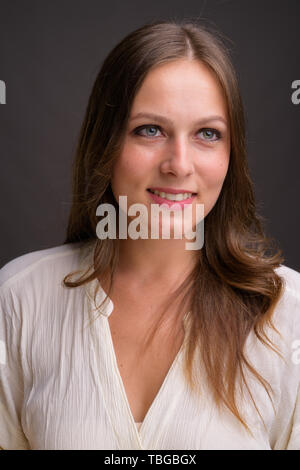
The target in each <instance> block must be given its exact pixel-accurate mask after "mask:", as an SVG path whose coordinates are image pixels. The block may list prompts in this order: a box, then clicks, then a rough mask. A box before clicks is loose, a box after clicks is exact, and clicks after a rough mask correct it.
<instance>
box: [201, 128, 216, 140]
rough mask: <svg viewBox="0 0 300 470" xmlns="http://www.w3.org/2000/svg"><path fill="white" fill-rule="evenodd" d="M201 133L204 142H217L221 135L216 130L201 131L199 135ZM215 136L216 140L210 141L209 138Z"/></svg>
mask: <svg viewBox="0 0 300 470" xmlns="http://www.w3.org/2000/svg"><path fill="white" fill-rule="evenodd" d="M201 133H203V135H204V140H208V141H213V142H214V141H215V140H219V139H220V137H221V133H220V132H219V131H217V129H201V131H199V134H201ZM213 135H215V136H216V137H217V138H216V139H212V138H211V137H212V136H213Z"/></svg>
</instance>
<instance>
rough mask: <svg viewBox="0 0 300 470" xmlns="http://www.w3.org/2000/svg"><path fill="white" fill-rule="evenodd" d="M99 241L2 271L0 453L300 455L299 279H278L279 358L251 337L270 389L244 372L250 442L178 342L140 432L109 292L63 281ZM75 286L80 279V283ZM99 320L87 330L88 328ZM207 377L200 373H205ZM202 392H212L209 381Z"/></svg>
mask: <svg viewBox="0 0 300 470" xmlns="http://www.w3.org/2000/svg"><path fill="white" fill-rule="evenodd" d="M94 243H95V240H93V241H91V242H80V243H76V244H67V245H61V246H57V247H54V248H50V249H46V250H40V251H35V252H32V253H27V254H25V255H22V256H19V257H17V258H15V259H13V260H12V261H10V262H8V263H7V264H6V265H5V266H4V267H2V269H1V270H0V446H1V447H2V448H4V449H39V450H40V449H49V450H59V449H91V450H93V449H110V450H113V449H124V450H130V449H151V450H163V449H168V450H171V449H174V450H185V449H187V450H201V449H205V450H206V449H207V450H210V449H215V450H221V449H234V450H238V449H243V450H246V449H252V450H254V449H257V450H259V449H274V450H275V449H276V450H278V449H291V450H292V449H293V450H294V449H297V450H300V386H299V383H300V274H299V273H298V272H297V271H295V270H293V269H291V268H288V267H287V266H284V265H282V266H280V267H279V268H278V270H277V272H278V274H280V275H281V276H282V277H283V279H284V281H285V291H284V295H283V297H282V298H281V300H280V302H279V304H278V305H277V307H276V310H275V314H274V323H275V326H276V327H277V329H279V331H280V333H281V335H282V337H281V338H280V337H279V336H278V335H277V334H276V333H275V332H273V330H267V334H268V337H269V338H270V339H271V340H272V341H274V342H275V343H276V344H277V345H278V346H279V348H280V350H281V353H282V354H283V356H284V359H285V361H283V360H282V359H281V358H280V357H279V356H278V355H277V354H275V353H274V352H273V351H272V350H270V349H269V348H266V347H265V346H264V345H263V344H262V343H261V342H259V341H258V340H257V339H256V337H255V335H254V334H253V333H251V334H250V335H249V337H248V338H247V342H246V347H245V353H246V354H247V357H248V360H249V361H250V362H251V363H252V365H253V367H254V368H255V370H257V371H258V372H259V373H260V374H261V375H262V377H263V378H265V379H266V380H268V381H269V383H270V384H271V386H272V389H273V391H274V395H273V400H274V406H275V410H274V409H273V407H272V404H271V401H270V398H269V397H268V395H267V393H266V391H265V389H264V388H263V387H262V385H260V383H259V382H258V381H257V380H256V379H253V377H252V376H251V374H249V375H247V372H246V377H248V383H249V385H250V388H251V392H252V394H253V397H254V399H255V402H256V405H257V406H258V408H259V411H260V412H261V414H262V417H263V419H264V422H265V425H266V428H264V426H263V423H262V421H261V419H260V417H259V415H258V414H257V412H256V410H255V408H254V406H253V404H252V402H251V401H250V399H247V398H246V400H245V401H244V402H243V401H241V402H240V406H239V410H241V412H242V414H243V416H244V417H246V420H247V423H248V425H249V426H250V428H251V431H252V435H250V434H249V433H247V431H246V430H245V429H244V427H243V426H242V425H241V424H240V423H239V421H238V420H237V419H236V418H235V417H234V415H232V414H231V413H230V412H229V411H227V410H226V409H225V408H224V409H223V410H222V411H218V410H217V408H216V406H215V404H214V403H213V401H212V400H211V396H210V393H209V392H207V393H202V394H201V395H194V394H192V392H191V391H190V390H189V388H188V385H187V383H186V381H185V379H184V376H183V372H182V369H181V366H182V364H183V351H184V347H185V343H183V345H182V347H181V349H180V350H179V352H178V354H177V356H176V358H175V360H174V362H173V363H172V365H171V367H170V369H169V371H168V373H167V375H166V377H165V379H164V381H163V384H162V386H161V388H160V390H159V392H158V394H157V395H156V397H155V399H154V401H153V402H152V404H151V406H150V408H149V410H148V412H147V414H146V416H145V418H144V420H143V422H142V423H141V425H140V428H139V429H138V425H137V424H136V423H135V422H134V418H133V415H132V413H131V410H130V407H129V402H128V400H127V396H126V392H125V388H124V386H123V382H122V379H121V375H120V372H119V370H118V366H117V361H116V356H115V352H114V348H113V342H112V337H111V332H110V328H109V322H108V317H109V315H110V314H111V312H112V310H113V308H114V307H113V303H112V301H111V300H110V299H108V301H107V302H106V303H105V306H104V307H103V309H102V311H101V313H100V315H99V312H97V311H96V309H95V305H94V302H93V292H94V289H95V288H96V287H97V286H99V290H98V294H97V298H96V302H97V305H99V303H100V301H101V300H102V299H103V298H104V296H105V292H104V290H103V289H102V287H101V286H100V284H99V282H98V281H97V280H94V281H92V282H90V283H88V284H85V285H84V286H80V287H77V288H66V287H64V286H63V284H62V279H63V278H64V276H65V275H66V274H68V273H69V272H71V271H75V270H77V269H79V268H84V267H86V266H88V265H90V266H91V267H92V265H93V250H94ZM76 279H77V276H76ZM97 313H98V318H97V319H96V320H95V321H93V322H91V323H90V325H89V324H88V322H89V320H90V319H91V318H92V317H93V318H95V317H96V316H97ZM199 377H200V380H201V377H203V376H201V375H200V374H199ZM202 386H203V387H204V389H205V384H203V380H202Z"/></svg>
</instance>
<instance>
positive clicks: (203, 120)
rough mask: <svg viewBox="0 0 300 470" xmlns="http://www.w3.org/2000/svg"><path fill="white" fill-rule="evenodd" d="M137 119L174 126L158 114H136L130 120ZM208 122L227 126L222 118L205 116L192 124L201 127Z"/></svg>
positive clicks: (169, 120) (170, 121)
mask: <svg viewBox="0 0 300 470" xmlns="http://www.w3.org/2000/svg"><path fill="white" fill-rule="evenodd" d="M138 118H148V119H153V120H156V121H161V122H162V123H165V124H172V125H173V124H174V122H173V121H172V120H171V119H169V118H167V117H165V116H160V115H159V114H153V113H138V114H136V115H135V116H133V117H132V118H130V120H131V121H134V120H135V119H138ZM210 121H221V122H223V124H225V126H227V122H226V120H225V119H224V118H223V117H222V116H218V115H215V116H205V117H203V118H201V119H198V120H197V121H195V122H194V124H195V125H202V124H204V123H206V122H210Z"/></svg>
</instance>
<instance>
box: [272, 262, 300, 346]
mask: <svg viewBox="0 0 300 470" xmlns="http://www.w3.org/2000/svg"><path fill="white" fill-rule="evenodd" d="M275 271H276V273H277V274H278V275H279V276H280V278H281V279H282V281H283V291H282V295H281V297H280V299H279V301H278V303H277V305H276V308H275V312H274V315H275V319H276V321H277V322H278V323H277V325H278V326H279V325H280V329H281V330H282V331H285V332H286V334H287V335H292V336H295V335H296V336H297V338H298V337H299V335H300V273H299V272H298V271H296V270H295V269H293V268H290V267H288V266H286V265H280V266H279V267H278V268H276V269H275Z"/></svg>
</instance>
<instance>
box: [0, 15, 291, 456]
mask: <svg viewBox="0 0 300 470" xmlns="http://www.w3.org/2000/svg"><path fill="white" fill-rule="evenodd" d="M124 196H126V204H127V206H126V207H127V208H128V210H127V209H126V207H125V206H124V205H123V204H124V203H123V201H124V199H122V198H121V197H124ZM104 204H106V205H105V206H104ZM134 204H139V205H140V207H142V208H143V209H145V213H146V216H144V218H143V219H141V220H142V221H141V220H140V222H141V224H140V226H141V227H142V228H143V229H144V230H146V231H147V230H148V236H145V237H137V236H133V235H132V233H133V232H134V230H132V231H130V230H129V228H130V226H131V228H132V227H133V225H132V224H134V222H135V217H134V216H133V214H134V212H133V211H131V210H129V208H131V209H132V208H134V207H135V206H134ZM172 204H177V205H176V210H174V211H173V209H172V207H171V206H172ZM155 207H156V208H157V207H159V208H160V207H161V208H164V211H163V212H162V215H161V217H160V218H159V220H158V219H157V218H156V219H155V217H152V210H153V209H154V208H155ZM198 207H203V212H202V213H201V212H198V209H197V208H198ZM186 208H188V209H190V212H189V216H188V220H189V222H190V223H191V228H192V229H193V234H194V239H195V237H196V236H197V233H201V230H199V228H201V227H202V229H203V234H204V241H203V243H202V244H200V247H199V246H198V248H196V249H190V248H187V241H189V242H191V239H189V240H188V237H187V232H185V231H184V230H183V229H184V225H183V222H182V219H180V217H181V216H182V214H183V213H184V212H185V210H186ZM104 209H105V210H107V211H108V213H109V217H110V219H109V220H110V222H112V223H111V224H108V231H107V237H106V238H105V237H104V236H103V233H102V236H99V234H100V233H101V230H100V228H99V225H98V224H99V221H100V220H102V221H103V219H100V217H99V215H100V214H101V215H104V213H103V210H104ZM101 211H102V212H101ZM201 214H202V215H201ZM114 216H116V217H115V218H114ZM122 217H123V218H122ZM168 217H169V219H168ZM124 220H125V224H124ZM157 220H158V231H159V235H158V237H155V236H152V232H151V230H152V228H153V225H154V222H155V221H157ZM261 220H262V219H261V217H260V216H259V215H258V214H257V212H256V206H255V198H254V193H253V186H252V182H251V180H250V177H249V171H248V165H247V157H246V144H245V125H244V114H243V106H242V100H241V97H240V92H239V87H238V83H237V78H236V75H235V72H234V69H233V66H232V64H231V61H230V57H229V53H228V51H227V49H226V46H225V45H224V43H223V41H222V40H221V39H220V37H219V35H218V34H217V33H216V32H213V31H211V30H209V29H208V28H207V27H205V26H202V25H200V24H199V23H198V24H197V23H196V22H192V21H189V22H188V21H185V22H184V21H182V22H179V21H177V22H176V21H169V22H167V21H161V22H154V23H150V24H147V25H144V26H143V27H141V28H139V29H137V30H136V31H134V32H132V33H131V34H129V35H128V36H127V37H125V38H124V39H123V40H122V41H121V42H120V43H119V44H117V45H116V47H115V48H114V49H113V50H112V51H111V52H110V54H109V55H108V56H107V58H106V59H105V60H104V62H103V64H102V67H101V70H100V72H99V74H98V76H97V78H96V81H95V84H94V87H93V90H92V93H91V96H90V99H89V103H88V107H87V111H86V116H85V118H84V122H83V125H82V130H81V134H80V138H79V143H78V149H77V154H76V159H75V162H74V169H73V204H72V208H71V213H70V217H69V223H68V229H67V237H66V240H65V242H64V244H62V245H61V246H58V247H54V248H50V249H48V250H41V251H37V252H33V253H28V254H26V255H23V256H21V257H18V258H16V259H14V260H12V261H10V262H9V263H7V264H6V265H5V266H4V267H3V268H2V270H1V294H0V299H1V312H0V314H1V316H0V321H1V323H0V335H1V336H0V339H1V348H2V349H1V364H0V374H1V375H0V379H1V381H0V406H1V413H0V444H1V446H2V447H3V448H4V449H127V450H128V449H157V450H162V449H253V450H254V449H257V450H258V449H300V391H299V378H300V364H299V363H300V358H299V356H300V353H299V350H300V297H299V290H300V274H299V273H298V272H296V271H295V270H293V269H291V268H289V267H287V266H285V265H283V264H282V263H283V258H282V254H281V252H280V251H279V250H277V251H276V250H274V246H272V240H270V239H267V238H266V236H265V234H264V230H263V228H262V223H261ZM121 221H122V222H121ZM164 221H169V223H170V225H169V228H170V236H168V237H164V236H163V230H162V229H163V223H164ZM121 225H122V227H123V228H124V226H125V227H126V228H127V229H128V233H129V235H130V234H131V236H128V235H127V236H124V234H122V236H120V233H121V232H120V228H121ZM175 229H176V230H177V229H179V231H180V230H181V235H182V236H181V237H175V236H174V233H175ZM197 231H198V232H197ZM115 233H116V236H114V235H115ZM149 234H150V235H149Z"/></svg>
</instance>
